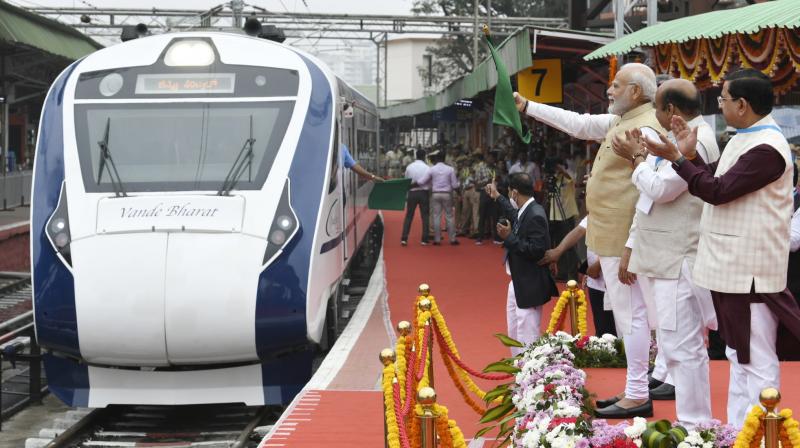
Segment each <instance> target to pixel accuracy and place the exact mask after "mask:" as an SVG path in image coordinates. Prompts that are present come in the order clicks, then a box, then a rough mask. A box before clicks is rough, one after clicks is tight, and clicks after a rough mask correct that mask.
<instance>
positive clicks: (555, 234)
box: [547, 174, 577, 280]
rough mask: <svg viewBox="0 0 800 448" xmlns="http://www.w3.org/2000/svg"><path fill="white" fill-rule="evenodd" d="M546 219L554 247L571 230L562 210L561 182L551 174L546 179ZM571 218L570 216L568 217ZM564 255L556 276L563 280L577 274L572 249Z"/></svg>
mask: <svg viewBox="0 0 800 448" xmlns="http://www.w3.org/2000/svg"><path fill="white" fill-rule="evenodd" d="M547 211H548V214H547V220H548V230H549V232H550V238H551V241H550V244H551V245H552V246H553V247H556V246H557V245H558V244H559V243H560V242H561V239H563V238H564V236H565V235H566V234H567V233H568V232H569V231H570V230H571V229H568V228H567V227H568V225H569V224H568V222H571V219H570V220H569V221H568V220H567V218H568V217H567V213H566V211H565V210H564V204H563V202H562V200H561V182H559V180H558V178H557V177H556V176H555V175H553V174H551V175H550V176H548V179H547ZM570 218H571V217H570ZM564 255H565V256H564V257H563V258H562V259H561V260H559V263H558V264H559V267H560V269H559V271H558V275H557V278H561V277H563V279H564V280H571V279H574V278H575V275H577V272H576V269H575V268H577V263H576V261H575V260H574V259H575V258H576V256H575V252H574V249H569V250H568V251H567V252H566V253H565V254H564Z"/></svg>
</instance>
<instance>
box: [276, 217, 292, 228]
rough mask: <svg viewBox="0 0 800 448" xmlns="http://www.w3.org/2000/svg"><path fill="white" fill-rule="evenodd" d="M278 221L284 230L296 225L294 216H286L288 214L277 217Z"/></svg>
mask: <svg viewBox="0 0 800 448" xmlns="http://www.w3.org/2000/svg"><path fill="white" fill-rule="evenodd" d="M276 222H277V224H278V227H280V228H281V230H284V231H285V230H289V229H291V228H292V226H293V225H294V220H293V219H292V218H290V217H288V216H286V215H281V216H278V219H277V221H276Z"/></svg>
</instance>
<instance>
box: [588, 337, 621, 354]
mask: <svg viewBox="0 0 800 448" xmlns="http://www.w3.org/2000/svg"><path fill="white" fill-rule="evenodd" d="M616 342H617V338H616V337H615V336H613V335H610V334H604V335H603V337H601V338H598V337H597V336H589V342H588V343H587V344H586V349H587V350H598V351H604V352H608V353H610V354H612V355H616V354H617V349H616V348H615V347H614V344H616Z"/></svg>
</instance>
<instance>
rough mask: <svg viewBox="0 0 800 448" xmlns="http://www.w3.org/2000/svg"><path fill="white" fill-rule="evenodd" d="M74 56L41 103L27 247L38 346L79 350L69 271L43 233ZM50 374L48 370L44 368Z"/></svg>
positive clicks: (60, 164) (55, 187) (60, 154)
mask: <svg viewBox="0 0 800 448" xmlns="http://www.w3.org/2000/svg"><path fill="white" fill-rule="evenodd" d="M78 63H79V62H75V63H74V64H72V66H71V67H69V68H67V69H66V70H65V71H64V72H63V73H62V74H61V75H60V76H59V78H58V79H57V80H56V82H55V85H54V86H53V88H52V89H51V91H50V94H49V95H47V98H46V99H45V103H44V113H43V114H42V123H41V124H40V132H39V145H38V148H37V150H36V173H35V179H34V185H33V197H34V200H33V201H31V207H32V208H33V212H32V219H31V247H32V263H33V271H34V276H33V281H34V300H35V310H36V313H35V318H36V332H37V337H38V338H39V344H40V345H42V346H43V347H47V348H50V349H54V350H58V351H61V352H65V353H69V354H71V355H74V356H80V346H79V344H78V324H77V317H76V312H75V284H74V279H73V277H72V273H71V272H70V271H69V269H67V267H66V266H64V264H63V263H62V262H61V260H59V259H58V256H57V255H56V252H55V250H54V249H53V246H52V245H51V244H50V241H49V240H48V239H47V235H46V234H45V226H46V225H47V220H48V219H50V216H51V215H52V214H53V211H54V210H55V209H56V205H57V204H58V197H59V193H60V192H61V184H62V182H63V181H64V122H63V107H64V90H65V86H66V83H67V80H68V79H69V77H70V74H71V73H72V71H73V70H74V69H75V67H76V66H77V65H78ZM48 374H49V372H48Z"/></svg>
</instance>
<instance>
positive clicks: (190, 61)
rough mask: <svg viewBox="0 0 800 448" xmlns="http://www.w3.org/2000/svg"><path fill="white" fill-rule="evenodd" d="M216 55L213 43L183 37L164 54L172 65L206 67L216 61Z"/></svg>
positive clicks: (165, 58) (166, 61) (165, 62)
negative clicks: (212, 46)
mask: <svg viewBox="0 0 800 448" xmlns="http://www.w3.org/2000/svg"><path fill="white" fill-rule="evenodd" d="M215 59H216V56H215V55H214V49H213V48H211V44H210V43H209V42H208V41H205V40H199V39H181V40H178V41H176V42H175V43H173V44H172V45H171V46H170V47H169V49H168V50H167V54H165V55H164V64H166V65H168V66H170V67H204V66H207V65H211V64H213V63H214V60H215Z"/></svg>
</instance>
